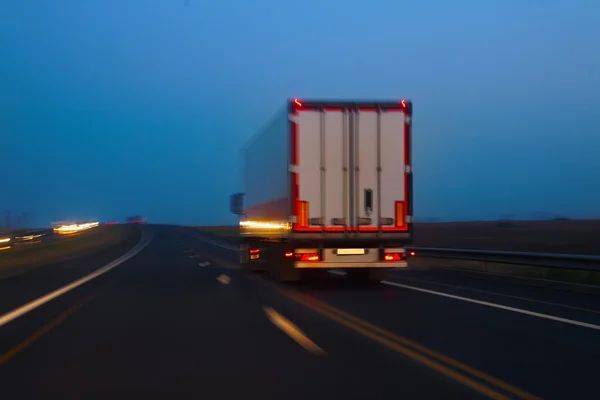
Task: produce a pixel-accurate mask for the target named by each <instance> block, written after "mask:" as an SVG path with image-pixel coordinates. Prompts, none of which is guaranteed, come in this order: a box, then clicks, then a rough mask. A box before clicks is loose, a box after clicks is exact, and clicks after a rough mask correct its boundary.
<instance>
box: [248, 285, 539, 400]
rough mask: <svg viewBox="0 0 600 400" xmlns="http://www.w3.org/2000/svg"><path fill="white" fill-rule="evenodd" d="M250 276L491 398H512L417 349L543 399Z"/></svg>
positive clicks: (510, 389) (535, 398)
mask: <svg viewBox="0 0 600 400" xmlns="http://www.w3.org/2000/svg"><path fill="white" fill-rule="evenodd" d="M249 278H250V279H254V280H256V281H258V282H260V283H262V284H266V285H268V286H271V287H273V288H274V289H275V290H276V291H278V292H279V293H281V294H282V295H284V296H286V297H288V298H290V299H292V300H294V301H296V302H298V303H300V304H302V305H304V306H306V307H308V308H310V309H311V310H313V311H316V312H318V313H319V314H321V315H323V316H325V317H327V318H329V319H332V320H334V321H336V322H338V323H340V324H342V325H344V326H346V327H348V328H350V329H352V330H354V331H355V332H358V333H360V334H362V335H364V336H367V337H368V338H370V339H372V340H374V341H376V342H378V343H380V344H383V345H385V346H387V347H388V348H390V349H392V350H395V351H397V352H399V353H401V354H404V355H405V356H407V357H409V358H411V359H413V360H415V361H417V362H420V363H422V364H424V365H426V366H428V367H429V368H431V369H433V370H435V371H437V372H440V373H442V374H444V375H446V376H448V377H450V378H452V379H454V380H455V381H457V382H460V383H462V384H463V385H465V386H467V387H469V388H471V389H473V390H475V391H477V392H479V393H481V394H484V395H486V396H488V397H490V398H492V399H496V400H500V399H509V397H507V396H505V395H504V394H502V393H500V392H498V391H495V390H493V389H491V388H489V387H487V386H485V385H483V384H481V383H479V382H477V381H475V380H473V379H471V378H469V377H468V376H466V375H463V374H461V373H459V372H457V371H454V370H453V369H451V368H449V367H446V366H444V365H442V364H439V363H438V362H436V361H435V360H431V359H429V358H427V357H425V356H423V355H421V354H419V353H417V352H416V351H420V352H421V353H424V354H426V355H428V356H430V357H432V358H434V359H437V360H438V361H442V362H445V363H446V364H449V365H451V366H453V367H455V368H457V369H460V370H462V371H463V372H465V373H468V374H471V375H472V376H474V377H476V378H479V379H481V380H484V381H486V382H488V383H491V384H493V385H495V386H497V387H498V388H501V389H503V390H505V391H507V392H510V393H512V394H514V395H517V396H519V397H521V398H523V399H527V400H539V399H541V398H540V397H538V396H535V395H533V394H531V393H529V392H527V391H525V390H523V389H520V388H518V387H516V386H513V385H511V384H509V383H507V382H504V381H502V380H500V379H498V378H495V377H493V376H491V375H488V374H486V373H485V372H483V371H479V370H477V369H475V368H473V367H470V366H468V365H465V364H463V363H461V362H460V361H456V360H454V359H452V358H450V357H448V356H445V355H443V354H441V353H438V352H436V351H433V350H431V349H429V348H427V347H425V346H423V345H420V344H418V343H415V342H413V341H411V340H409V339H406V338H403V337H401V336H399V335H396V334H394V333H392V332H389V331H387V330H385V329H383V328H380V327H378V326H376V325H373V324H371V323H369V322H367V321H363V320H362V319H360V318H358V317H355V316H354V315H351V314H348V313H346V312H344V311H342V310H339V309H337V308H335V307H333V306H331V305H329V304H327V303H325V302H322V301H320V300H317V299H315V298H313V297H308V296H306V295H304V294H301V293H299V292H295V291H292V290H289V289H284V288H281V287H279V286H277V285H275V284H273V283H272V282H268V281H265V280H263V279H259V278H256V277H249ZM403 345H404V346H403ZM405 346H406V347H405ZM409 347H412V348H413V349H414V350H416V351H413V350H411V349H410V348H409Z"/></svg>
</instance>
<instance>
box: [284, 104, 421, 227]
mask: <svg viewBox="0 0 600 400" xmlns="http://www.w3.org/2000/svg"><path fill="white" fill-rule="evenodd" d="M411 112H412V104H410V103H409V102H404V101H403V102H398V103H333V102H332V103H323V102H302V101H294V102H292V103H291V104H290V117H291V118H290V119H291V125H290V126H291V132H290V134H291V161H292V162H291V168H290V173H291V182H292V192H293V193H292V194H293V196H292V198H293V204H292V206H293V209H294V214H295V215H296V223H295V224H294V230H296V231H338V232H340V231H347V232H353V231H354V232H356V231H372V232H374V231H382V232H385V231H391V232H393V231H396V232H398V231H407V230H408V228H409V223H410V221H411V211H412V207H411V202H410V201H411V183H412V182H411V173H412V170H411V167H410V155H411V153H410V134H411Z"/></svg>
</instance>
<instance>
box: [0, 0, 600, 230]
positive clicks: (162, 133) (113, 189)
mask: <svg viewBox="0 0 600 400" xmlns="http://www.w3.org/2000/svg"><path fill="white" fill-rule="evenodd" d="M599 15H600V2H598V1H597V0H590V1H584V0H573V1H571V2H567V1H564V0H561V1H558V0H544V1H542V0H527V1H524V0H520V1H517V0H503V1H500V0H488V1H480V0H479V1H477V0H454V1H447V0H443V1H442V0H437V1H419V2H417V1H412V2H406V1H397V0H395V1H394V0H389V1H387V0H386V1H383V0H382V1H373V2H364V1H358V0H347V1H339V0H335V1H333V0H319V1H307V0H304V1H297V2H294V1H280V0H279V1H277V0H254V1H239V0H238V1H224V0H223V1H198V0H153V1H151V0H126V1H124V0H103V1H98V0H96V1H93V0H86V1H82V0H69V1H68V0H52V1H42V0H37V1H36V0H2V1H1V2H0V171H1V174H2V184H1V186H0V188H1V189H0V211H2V210H5V209H10V210H13V212H14V213H18V212H21V211H32V212H34V217H33V219H34V222H33V224H34V225H38V226H47V225H49V223H50V222H51V221H55V220H58V219H65V218H85V219H94V220H123V219H124V218H125V217H126V216H127V215H132V214H134V215H135V214H141V215H146V216H148V218H149V220H150V221H152V222H166V223H176V224H227V223H233V222H235V221H236V219H235V216H233V215H231V214H229V208H228V207H229V199H228V196H229V194H230V193H232V192H235V191H238V190H240V188H241V179H240V177H241V171H240V168H241V165H240V161H241V160H240V152H239V149H240V148H241V146H242V145H243V143H244V141H245V140H247V139H248V138H249V137H250V136H251V135H252V134H253V133H254V131H255V130H256V129H257V128H258V127H260V126H261V125H262V123H263V122H265V121H266V120H267V119H268V118H269V117H270V116H271V115H272V114H273V113H274V112H275V111H276V110H277V109H278V108H279V107H280V106H281V105H282V103H283V101H284V100H285V99H286V98H288V97H300V98H302V97H304V98H308V97H315V98H345V99H353V98H375V99H376V98H384V99H388V98H402V97H406V98H411V99H412V100H413V101H414V109H415V114H414V170H415V197H414V200H415V210H416V217H417V218H421V219H424V218H440V219H445V220H456V219H497V218H501V217H506V216H513V217H516V218H533V217H535V216H545V215H547V216H554V215H561V216H570V217H600V155H599V151H600V150H599V149H600V24H598V16H599Z"/></svg>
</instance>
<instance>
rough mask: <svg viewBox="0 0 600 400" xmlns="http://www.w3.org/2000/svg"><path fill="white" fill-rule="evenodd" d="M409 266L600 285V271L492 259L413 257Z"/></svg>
mask: <svg viewBox="0 0 600 400" xmlns="http://www.w3.org/2000/svg"><path fill="white" fill-rule="evenodd" d="M408 265H409V267H417V268H419V267H431V268H452V269H459V270H469V271H478V272H488V273H492V274H498V275H506V276H520V277H524V278H537V279H547V280H551V281H557V282H571V283H580V284H586V285H600V272H596V271H582V270H572V269H566V268H549V267H537V266H531V265H518V264H506V263H499V262H490V261H474V260H461V259H444V258H428V257H418V256H417V257H411V258H409V261H408Z"/></svg>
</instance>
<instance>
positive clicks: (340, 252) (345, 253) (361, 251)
mask: <svg viewBox="0 0 600 400" xmlns="http://www.w3.org/2000/svg"><path fill="white" fill-rule="evenodd" d="M337 254H338V255H340V256H351V255H358V254H365V249H337Z"/></svg>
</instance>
